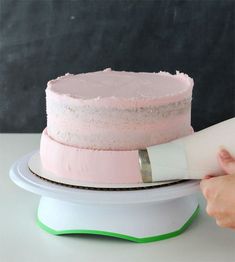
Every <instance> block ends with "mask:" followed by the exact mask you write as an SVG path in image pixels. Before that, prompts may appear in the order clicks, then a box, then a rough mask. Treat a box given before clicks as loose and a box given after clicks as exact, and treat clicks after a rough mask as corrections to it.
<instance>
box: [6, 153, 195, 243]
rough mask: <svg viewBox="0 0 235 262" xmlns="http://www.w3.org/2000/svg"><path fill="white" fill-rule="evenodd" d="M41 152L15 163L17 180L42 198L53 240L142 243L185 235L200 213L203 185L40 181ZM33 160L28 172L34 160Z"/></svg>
mask: <svg viewBox="0 0 235 262" xmlns="http://www.w3.org/2000/svg"><path fill="white" fill-rule="evenodd" d="M37 154H38V151H37V152H32V153H30V154H27V155H25V156H23V157H22V158H20V159H19V160H18V161H16V162H15V163H14V164H13V165H12V167H11V169H10V177H11V179H12V181H13V182H14V183H15V184H16V185H18V186H19V187H21V188H23V189H25V190H27V191H30V192H32V193H35V194H38V195H40V196H41V198H40V203H39V207H38V212H37V224H38V225H39V226H40V227H41V228H42V229H44V230H45V231H47V232H48V233H51V234H54V235H63V234H96V235H105V236H111V237H117V238H121V239H126V240H130V241H134V242H139V243H146V242H152V241H158V240H163V239H167V238H171V237H175V236H177V235H179V234H181V233H182V232H183V231H184V230H185V229H186V228H187V227H188V226H189V225H190V224H191V222H192V221H193V219H194V218H195V217H196V216H197V214H198V212H199V206H198V201H197V196H196V192H197V191H198V189H199V181H198V180H180V181H175V180H174V181H168V182H162V183H147V184H146V183H143V184H141V185H128V188H127V187H126V186H125V185H122V186H121V185H119V186H116V187H115V186H113V187H112V188H111V186H110V185H108V187H107V186H106V187H105V186H104V185H103V186H101V185H99V186H95V185H86V184H83V185H82V186H78V185H76V186H71V185H66V184H64V183H55V182H52V181H49V180H46V179H43V178H42V177H40V172H43V171H40V169H39V168H38V166H40V163H38V158H37ZM31 159H34V161H33V162H32V161H31V164H30V168H29V164H28V163H29V161H30V160H31Z"/></svg>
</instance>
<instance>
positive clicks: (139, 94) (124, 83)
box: [46, 68, 193, 105]
mask: <svg viewBox="0 0 235 262" xmlns="http://www.w3.org/2000/svg"><path fill="white" fill-rule="evenodd" d="M192 88H193V79H192V78H190V77H189V76H188V75H186V74H183V73H179V72H178V71H177V72H176V74H175V75H172V74H170V73H167V72H159V73H143V72H141V73H134V72H125V71H113V70H111V69H110V68H107V69H105V70H103V71H98V72H92V73H83V74H78V75H73V74H66V75H65V76H62V77H58V78H57V79H55V80H51V81H49V82H48V86H47V90H46V92H47V95H48V94H52V93H53V95H54V96H57V95H59V97H60V99H62V97H64V98H71V100H74V99H75V100H79V101H80V102H82V103H90V102H91V101H92V102H99V103H100V102H101V101H100V100H102V102H107V101H109V102H111V103H113V102H114V103H115V104H116V103H117V102H118V103H122V104H126V103H130V102H133V101H135V103H136V100H138V101H139V102H140V103H139V104H138V103H137V104H138V105H141V104H142V103H144V102H147V101H152V102H153V101H154V100H155V101H156V100H157V101H159V102H161V100H163V101H165V100H166V99H167V100H171V99H176V98H177V97H179V99H180V98H182V96H187V95H190V94H191V93H192ZM141 101H142V103H141ZM137 104H136V105H137Z"/></svg>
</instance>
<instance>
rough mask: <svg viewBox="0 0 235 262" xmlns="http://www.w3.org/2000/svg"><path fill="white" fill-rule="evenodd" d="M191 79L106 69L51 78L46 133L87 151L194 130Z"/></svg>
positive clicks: (138, 145) (133, 144) (139, 145)
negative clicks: (191, 123)
mask: <svg viewBox="0 0 235 262" xmlns="http://www.w3.org/2000/svg"><path fill="white" fill-rule="evenodd" d="M192 87H193V80H192V79H191V78H190V77H188V76H187V75H186V74H183V73H179V72H177V73H176V75H171V74H169V73H166V72H160V73H133V72H123V71H121V72H118V71H112V70H111V69H106V70H104V71H99V72H93V73H86V74H78V75H71V74H66V75H65V76H62V77H59V78H57V79H55V80H51V81H50V82H48V87H47V89H46V94H47V132H48V134H49V135H50V137H52V138H53V139H55V140H56V141H58V142H61V143H63V144H66V145H71V146H76V147H79V148H86V149H100V150H134V149H140V148H145V147H148V146H151V145H155V144H159V143H164V142H168V141H170V140H172V139H175V138H178V137H181V136H184V135H187V134H188V133H189V131H190V130H191V125H190V118H191V115H190V114H191V96H192Z"/></svg>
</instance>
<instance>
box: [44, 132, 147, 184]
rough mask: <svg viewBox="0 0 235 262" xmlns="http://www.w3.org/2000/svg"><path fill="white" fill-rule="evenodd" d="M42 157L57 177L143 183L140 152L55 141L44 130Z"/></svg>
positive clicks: (117, 182) (115, 182) (47, 167)
mask: <svg viewBox="0 0 235 262" xmlns="http://www.w3.org/2000/svg"><path fill="white" fill-rule="evenodd" d="M40 157H41V161H42V164H43V167H44V168H45V169H46V170H48V171H50V172H51V173H52V174H54V175H55V177H62V178H68V179H71V180H76V181H81V182H88V183H89V182H90V183H95V182H97V183H104V184H105V183H106V184H108V183H110V184H112V183H114V184H128V183H140V182H142V177H141V173H140V169H139V163H138V151H100V150H89V149H79V148H76V147H72V146H67V145H63V144H61V143H58V142H56V141H54V140H53V139H52V138H50V137H49V136H48V134H47V130H46V129H45V130H44V131H43V132H42V136H41V144H40Z"/></svg>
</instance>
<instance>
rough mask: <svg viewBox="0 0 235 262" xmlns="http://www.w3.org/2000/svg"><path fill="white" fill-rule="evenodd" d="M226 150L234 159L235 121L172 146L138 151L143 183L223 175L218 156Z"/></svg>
mask: <svg viewBox="0 0 235 262" xmlns="http://www.w3.org/2000/svg"><path fill="white" fill-rule="evenodd" d="M220 148H225V149H227V150H228V151H229V152H230V153H231V155H232V156H234V157H235V118H231V119H229V120H227V121H224V122H221V123H219V124H216V125H213V126H211V127H208V128H206V129H204V130H202V131H199V132H196V133H194V134H192V135H189V136H186V137H183V138H180V139H177V140H174V141H171V142H169V143H165V144H160V145H155V146H150V147H148V148H147V149H146V150H139V163H140V167H141V173H142V177H143V180H144V182H155V181H163V180H171V179H202V178H203V177H204V176H205V175H210V174H213V175H220V174H222V173H223V171H222V170H221V168H220V166H219V164H218V161H217V154H218V151H219V150H220Z"/></svg>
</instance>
